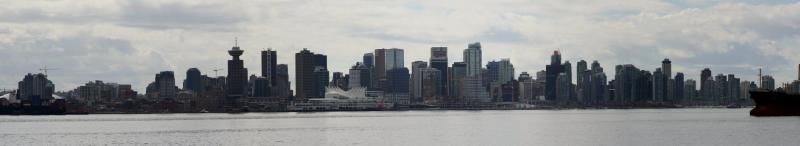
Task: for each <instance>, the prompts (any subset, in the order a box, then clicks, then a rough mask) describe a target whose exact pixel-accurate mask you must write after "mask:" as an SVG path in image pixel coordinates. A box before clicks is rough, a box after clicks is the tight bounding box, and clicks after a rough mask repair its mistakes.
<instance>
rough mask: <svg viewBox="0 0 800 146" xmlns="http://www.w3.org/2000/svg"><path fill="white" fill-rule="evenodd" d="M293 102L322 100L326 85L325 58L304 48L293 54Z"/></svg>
mask: <svg viewBox="0 0 800 146" xmlns="http://www.w3.org/2000/svg"><path fill="white" fill-rule="evenodd" d="M295 65H296V66H297V67H295V74H296V79H295V81H296V82H297V83H296V87H295V89H296V90H297V93H296V95H295V97H296V99H295V100H307V99H310V98H322V97H323V96H324V94H325V91H324V90H325V87H327V85H328V76H329V75H328V70H327V66H328V65H327V56H325V55H322V54H314V53H313V52H311V51H309V50H308V49H306V48H303V50H301V51H300V52H298V53H296V54H295Z"/></svg>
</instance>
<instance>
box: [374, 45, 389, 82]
mask: <svg viewBox="0 0 800 146" xmlns="http://www.w3.org/2000/svg"><path fill="white" fill-rule="evenodd" d="M373 59H374V61H372V63H374V64H375V65H374V67H372V72H373V73H372V75H373V76H372V83H371V84H372V88H374V89H378V90H383V86H382V85H381V80H385V79H386V49H375V54H374V58H373Z"/></svg>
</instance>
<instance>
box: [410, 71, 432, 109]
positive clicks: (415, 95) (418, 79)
mask: <svg viewBox="0 0 800 146" xmlns="http://www.w3.org/2000/svg"><path fill="white" fill-rule="evenodd" d="M424 68H428V63H427V62H425V61H414V62H412V63H411V89H410V90H411V102H412V103H414V104H418V103H422V101H423V96H422V88H423V84H422V83H423V78H422V76H423V75H424V74H423V73H422V69H424Z"/></svg>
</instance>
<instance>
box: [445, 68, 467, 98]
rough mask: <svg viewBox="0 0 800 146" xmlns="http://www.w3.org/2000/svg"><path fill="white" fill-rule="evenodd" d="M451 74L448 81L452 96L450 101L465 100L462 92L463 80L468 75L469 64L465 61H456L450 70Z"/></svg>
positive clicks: (450, 95)
mask: <svg viewBox="0 0 800 146" xmlns="http://www.w3.org/2000/svg"><path fill="white" fill-rule="evenodd" d="M448 73H449V74H450V75H449V76H448V77H449V78H450V79H449V80H450V81H449V82H448V83H449V84H450V85H449V88H448V89H449V90H450V91H449V92H450V93H449V94H448V95H449V96H448V97H451V100H450V102H463V101H464V100H463V99H462V98H461V97H462V96H463V95H462V94H461V91H462V88H463V87H462V86H463V84H462V81H463V80H464V78H465V77H466V76H467V64H466V63H464V62H454V63H453V66H452V67H451V69H450V72H448Z"/></svg>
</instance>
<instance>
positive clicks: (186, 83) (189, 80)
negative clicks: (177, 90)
mask: <svg viewBox="0 0 800 146" xmlns="http://www.w3.org/2000/svg"><path fill="white" fill-rule="evenodd" d="M204 86H205V85H203V76H202V75H201V74H200V70H199V69H197V68H190V69H189V70H187V71H186V79H185V80H183V90H188V91H192V92H195V93H200V92H202V91H203V87H204Z"/></svg>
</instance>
